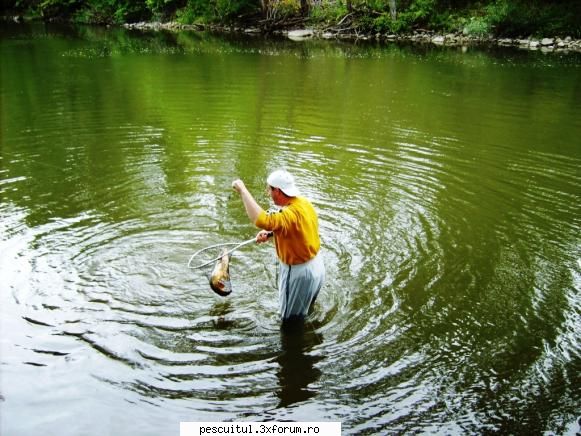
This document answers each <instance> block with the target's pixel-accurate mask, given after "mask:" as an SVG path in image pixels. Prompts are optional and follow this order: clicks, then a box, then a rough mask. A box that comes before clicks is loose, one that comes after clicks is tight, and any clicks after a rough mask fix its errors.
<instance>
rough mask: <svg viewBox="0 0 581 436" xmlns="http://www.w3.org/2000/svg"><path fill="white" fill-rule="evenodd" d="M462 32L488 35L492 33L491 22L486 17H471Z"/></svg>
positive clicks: (470, 34)
mask: <svg viewBox="0 0 581 436" xmlns="http://www.w3.org/2000/svg"><path fill="white" fill-rule="evenodd" d="M462 32H463V33H464V35H469V36H479V37H482V36H486V35H488V34H490V24H489V23H488V20H487V19H486V18H484V17H471V18H470V21H468V22H467V23H466V24H465V25H464V28H463V29H462Z"/></svg>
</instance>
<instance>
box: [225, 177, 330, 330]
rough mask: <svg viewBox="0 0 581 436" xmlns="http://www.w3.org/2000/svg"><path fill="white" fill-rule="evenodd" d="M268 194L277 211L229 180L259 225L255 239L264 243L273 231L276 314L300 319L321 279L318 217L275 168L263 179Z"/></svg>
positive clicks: (238, 183) (240, 182) (302, 317)
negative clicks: (277, 263) (276, 263)
mask: <svg viewBox="0 0 581 436" xmlns="http://www.w3.org/2000/svg"><path fill="white" fill-rule="evenodd" d="M266 181H267V183H268V188H267V189H268V193H269V194H270V197H271V198H272V201H273V202H274V204H276V205H277V206H279V207H281V208H282V209H281V210H280V211H277V212H274V213H271V212H268V213H267V212H266V211H265V210H264V209H262V207H260V206H259V205H258V203H257V202H256V200H255V199H254V197H253V196H252V194H251V193H250V192H249V191H248V189H246V186H245V185H244V182H243V181H242V180H235V181H234V182H232V188H233V189H234V190H235V191H237V192H238V193H239V194H240V197H241V198H242V202H243V203H244V208H245V209H246V214H247V215H248V217H249V218H250V220H251V221H252V222H253V223H254V224H255V225H256V226H257V227H259V228H261V229H263V230H261V231H260V232H258V234H257V235H256V242H258V243H262V242H266V240H267V239H268V237H269V236H270V232H273V234H274V243H275V246H276V254H277V256H278V259H279V261H280V267H279V268H280V269H279V275H278V292H279V306H280V314H281V317H282V320H283V322H284V321H290V320H302V319H304V318H305V316H306V315H307V312H308V310H309V308H310V307H311V305H312V304H313V303H314V302H315V299H316V298H317V295H318V294H319V291H320V289H321V287H322V286H323V281H324V280H325V265H324V264H323V259H322V258H321V256H320V255H318V253H319V248H320V246H321V241H320V239H319V220H318V218H317V213H316V212H315V209H314V208H313V205H312V204H311V202H310V201H309V200H307V199H306V198H305V197H302V196H300V192H299V190H298V188H297V187H296V185H295V180H294V177H293V176H292V175H291V174H290V173H289V172H288V171H285V170H277V171H274V172H273V173H271V174H270V175H269V176H268V178H267V180H266Z"/></svg>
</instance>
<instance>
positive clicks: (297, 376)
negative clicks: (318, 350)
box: [276, 320, 323, 408]
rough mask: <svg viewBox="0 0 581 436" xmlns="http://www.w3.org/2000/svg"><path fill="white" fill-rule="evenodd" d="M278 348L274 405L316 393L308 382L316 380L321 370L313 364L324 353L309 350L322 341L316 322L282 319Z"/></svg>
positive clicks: (285, 403) (286, 403) (295, 400)
mask: <svg viewBox="0 0 581 436" xmlns="http://www.w3.org/2000/svg"><path fill="white" fill-rule="evenodd" d="M280 340H281V352H280V355H279V356H278V357H277V358H276V361H277V362H278V364H279V369H278V371H277V373H276V375H277V377H278V380H279V390H278V392H277V396H278V398H279V403H278V406H277V408H282V407H288V406H290V405H291V404H294V403H298V402H301V401H306V400H308V399H309V398H312V397H313V396H315V395H316V394H317V391H316V390H314V389H313V388H310V387H309V385H310V384H312V383H314V382H316V381H317V380H318V379H319V377H320V376H321V371H320V370H319V369H318V368H316V364H317V363H318V362H320V361H321V360H322V359H323V357H322V356H315V355H313V354H311V351H312V350H313V348H314V347H315V346H317V345H319V344H320V343H322V341H323V336H322V335H321V334H319V333H317V332H316V329H315V326H313V325H312V324H311V323H306V322H304V321H302V320H293V321H287V322H284V323H283V324H282V326H281V329H280Z"/></svg>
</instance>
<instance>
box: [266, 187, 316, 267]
mask: <svg viewBox="0 0 581 436" xmlns="http://www.w3.org/2000/svg"><path fill="white" fill-rule="evenodd" d="M256 226H257V227H260V228H261V229H264V230H269V231H273V232H274V242H275V246H276V254H277V255H278V258H279V259H280V260H281V261H282V262H284V263H286V264H287V265H298V264H300V263H304V262H306V261H308V260H310V259H312V258H313V257H315V256H316V255H317V253H318V252H319V248H320V247H321V240H320V238H319V220H318V218H317V213H316V212H315V208H314V207H313V205H312V204H311V202H310V201H309V200H307V199H306V198H304V197H293V198H292V199H291V200H290V203H289V204H288V205H287V206H285V207H284V208H283V209H282V210H280V211H279V212H274V213H267V212H265V211H262V212H261V213H260V214H259V215H258V218H257V219H256Z"/></svg>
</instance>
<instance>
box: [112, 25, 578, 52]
mask: <svg viewBox="0 0 581 436" xmlns="http://www.w3.org/2000/svg"><path fill="white" fill-rule="evenodd" d="M123 27H125V28H127V29H134V30H169V31H181V30H194V31H201V30H212V31H221V32H231V33H244V34H272V35H282V36H286V37H288V38H289V39H292V40H295V41H301V40H307V39H338V40H351V41H357V40H363V41H369V40H376V41H383V42H386V43H388V42H412V43H419V44H434V45H441V46H474V45H488V46H491V45H492V46H503V47H515V48H519V49H525V50H533V51H535V50H540V51H542V52H559V53H567V52H570V51H571V52H581V39H573V38H571V37H570V36H567V37H564V38H561V37H544V38H535V37H526V38H504V37H494V36H491V35H490V36H484V37H482V36H473V35H465V34H463V33H462V32H456V33H446V34H440V33H437V32H434V31H429V30H418V31H414V32H413V33H405V34H395V33H374V34H371V33H361V32H357V31H353V30H350V29H347V30H341V29H340V28H339V29H338V28H336V27H335V28H299V29H284V28H283V29H275V30H272V29H268V30H265V29H261V28H258V27H237V26H212V25H201V24H195V25H190V24H181V23H178V22H173V21H172V22H166V23H161V22H152V23H148V22H139V23H128V24H124V25H123Z"/></svg>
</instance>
